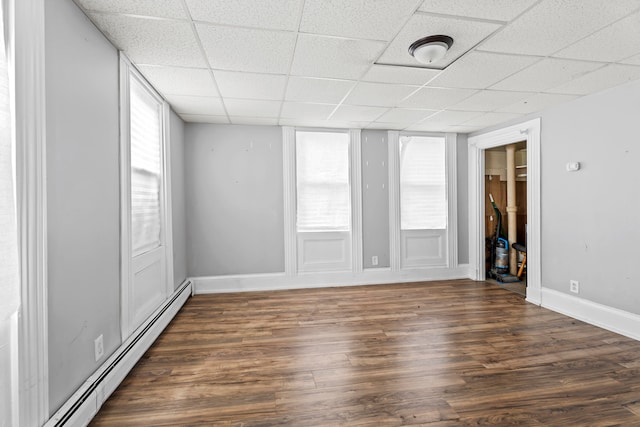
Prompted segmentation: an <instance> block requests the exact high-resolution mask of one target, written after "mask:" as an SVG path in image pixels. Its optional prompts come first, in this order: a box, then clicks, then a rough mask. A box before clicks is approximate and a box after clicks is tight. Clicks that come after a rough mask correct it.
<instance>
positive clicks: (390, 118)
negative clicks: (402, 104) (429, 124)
mask: <svg viewBox="0 0 640 427" xmlns="http://www.w3.org/2000/svg"><path fill="white" fill-rule="evenodd" d="M436 112H437V111H435V110H413V109H410V108H392V109H391V110H389V111H387V112H386V113H384V114H383V115H382V116H380V117H378V118H377V119H376V121H377V122H387V123H405V124H411V123H415V122H419V121H420V120H422V119H424V118H426V117H429V116H431V115H433V114H435V113H436Z"/></svg>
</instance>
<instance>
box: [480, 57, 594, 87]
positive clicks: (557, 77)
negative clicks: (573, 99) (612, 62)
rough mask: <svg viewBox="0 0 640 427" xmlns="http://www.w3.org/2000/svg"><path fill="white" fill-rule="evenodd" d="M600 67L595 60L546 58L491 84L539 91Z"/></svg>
mask: <svg viewBox="0 0 640 427" xmlns="http://www.w3.org/2000/svg"><path fill="white" fill-rule="evenodd" d="M599 67H602V64H599V63H595V62H585V61H573V60H568V59H554V58H548V59H544V60H542V61H540V62H537V63H535V64H534V65H532V66H530V67H529V68H526V69H524V70H523V71H520V72H519V73H516V74H514V75H513V76H511V77H508V78H506V79H505V80H503V81H501V82H500V83H498V84H496V85H494V86H492V87H491V88H492V89H498V90H516V91H523V92H540V91H544V90H546V89H549V88H552V87H556V86H559V85H561V84H563V83H566V82H568V81H570V80H573V79H575V78H578V77H580V76H581V75H583V74H585V73H588V72H590V71H593V70H595V69H596V68H599Z"/></svg>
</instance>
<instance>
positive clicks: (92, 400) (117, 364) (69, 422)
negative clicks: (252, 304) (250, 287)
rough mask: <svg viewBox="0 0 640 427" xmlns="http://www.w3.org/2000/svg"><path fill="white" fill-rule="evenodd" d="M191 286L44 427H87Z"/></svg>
mask: <svg viewBox="0 0 640 427" xmlns="http://www.w3.org/2000/svg"><path fill="white" fill-rule="evenodd" d="M192 287H193V284H192V282H190V281H188V280H187V281H185V282H184V283H183V284H182V285H181V286H180V287H178V289H177V290H176V291H175V292H174V293H173V295H171V296H170V297H169V298H168V299H167V301H166V302H165V303H164V304H162V306H160V307H159V308H158V309H157V310H156V311H154V312H153V314H152V315H151V316H149V319H147V320H146V321H145V322H144V323H143V324H142V325H141V326H140V327H139V328H138V329H136V330H135V331H134V332H133V334H131V337H129V338H128V339H127V340H126V341H125V342H124V343H122V345H121V346H120V347H118V349H117V350H116V351H115V352H114V353H113V354H112V355H111V356H110V357H109V358H108V359H107V360H106V361H105V362H104V363H103V364H102V365H101V366H100V368H98V370H97V371H96V372H95V373H94V374H93V375H91V376H90V377H89V378H88V379H87V380H86V381H85V382H84V383H83V384H82V386H80V388H79V389H78V390H77V391H76V392H75V393H74V394H73V395H72V396H71V397H70V398H69V399H68V400H67V401H66V402H65V403H64V405H62V407H61V408H60V409H59V410H58V411H57V412H56V413H55V414H54V415H53V416H52V417H51V418H50V419H49V421H47V423H46V424H45V427H54V426H55V427H59V426H65V427H76V426H78V427H84V426H86V425H87V424H89V422H90V421H91V420H92V419H93V417H94V416H95V415H96V414H97V413H98V410H99V409H100V407H101V406H102V404H103V403H104V402H105V401H106V400H107V399H108V398H109V396H111V393H113V392H114V391H115V389H116V388H117V387H118V385H119V384H120V383H121V382H122V380H124V378H125V377H126V376H127V374H128V373H129V371H130V370H131V369H132V368H133V367H134V365H135V364H136V363H137V362H138V360H139V359H140V358H141V357H142V355H143V354H144V353H145V351H147V350H148V349H149V347H151V344H153V343H154V341H155V340H156V339H157V338H158V336H159V335H160V334H161V333H162V331H163V330H164V329H165V328H166V327H167V325H168V324H169V322H171V320H172V319H173V318H174V316H175V315H176V314H177V313H178V311H180V308H182V306H183V305H184V303H185V302H186V301H187V299H188V298H189V297H190V296H191V293H192Z"/></svg>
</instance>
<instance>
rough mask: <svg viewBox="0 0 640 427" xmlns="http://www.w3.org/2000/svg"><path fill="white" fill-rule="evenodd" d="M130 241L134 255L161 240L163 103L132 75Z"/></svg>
mask: <svg viewBox="0 0 640 427" xmlns="http://www.w3.org/2000/svg"><path fill="white" fill-rule="evenodd" d="M130 81H131V86H130V88H131V95H130V102H131V104H130V105H131V242H132V251H133V255H137V254H141V253H144V252H146V251H149V250H151V249H154V248H156V247H158V246H160V244H161V236H160V230H161V199H160V195H161V184H162V157H161V144H162V122H161V114H162V110H161V107H162V105H161V104H160V103H159V102H158V101H157V100H156V99H155V98H154V97H153V96H152V95H151V94H149V92H148V91H147V89H146V88H145V87H144V86H143V85H142V83H140V82H139V81H138V80H137V79H136V78H135V77H133V76H132V77H131V80H130Z"/></svg>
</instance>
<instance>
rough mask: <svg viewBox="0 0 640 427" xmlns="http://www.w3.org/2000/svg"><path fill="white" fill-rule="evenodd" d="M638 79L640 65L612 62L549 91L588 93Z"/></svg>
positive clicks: (575, 93)
mask: <svg viewBox="0 0 640 427" xmlns="http://www.w3.org/2000/svg"><path fill="white" fill-rule="evenodd" d="M637 79H640V67H638V66H634V65H620V64H611V65H607V66H606V67H603V68H599V69H597V70H595V71H593V72H591V73H589V74H585V75H583V76H581V77H579V78H577V79H574V80H571V81H570V82H568V83H565V84H563V85H561V86H558V87H554V88H552V89H549V90H548V92H554V93H565V94H572V95H587V94H590V93H594V92H599V91H601V90H604V89H608V88H610V87H613V86H618V85H621V84H624V83H627V82H630V81H632V80H637Z"/></svg>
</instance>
